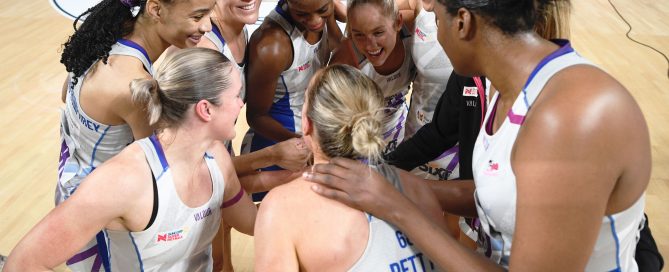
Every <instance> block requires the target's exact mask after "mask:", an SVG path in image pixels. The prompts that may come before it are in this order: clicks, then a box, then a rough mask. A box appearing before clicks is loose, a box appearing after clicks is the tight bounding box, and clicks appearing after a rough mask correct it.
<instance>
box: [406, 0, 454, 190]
mask: <svg viewBox="0 0 669 272" xmlns="http://www.w3.org/2000/svg"><path fill="white" fill-rule="evenodd" d="M412 41H413V47H412V50H411V54H412V57H413V60H414V63H415V64H416V70H417V71H418V73H417V74H416V79H415V80H414V81H413V85H412V87H411V104H410V106H409V114H408V116H407V121H406V133H405V137H407V138H408V137H411V136H413V135H414V134H415V133H416V131H418V130H419V129H420V128H421V127H422V126H424V125H425V124H427V123H429V122H430V121H432V116H433V115H434V110H435V108H436V107H437V103H438V102H439V98H440V97H441V94H442V93H444V91H445V90H446V84H447V83H448V75H450V74H451V72H453V65H451V61H450V60H449V59H448V56H446V52H444V50H443V48H442V47H441V45H439V41H437V25H436V23H435V15H434V13H433V12H427V11H425V10H422V9H421V11H420V13H418V16H416V26H415V29H414V32H413V39H412ZM459 151H460V149H459V146H457V145H456V146H454V147H452V148H450V149H448V150H446V151H445V152H444V153H442V154H441V155H439V157H438V158H436V159H435V160H433V161H431V162H428V163H426V164H423V165H421V166H418V167H416V168H414V169H413V170H411V173H412V174H414V175H417V176H420V177H422V178H426V179H432V180H446V179H457V178H459V177H460V167H459V156H458V153H459Z"/></svg>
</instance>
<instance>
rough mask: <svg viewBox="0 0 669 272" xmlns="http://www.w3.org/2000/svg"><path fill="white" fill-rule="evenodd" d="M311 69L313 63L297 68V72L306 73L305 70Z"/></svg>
mask: <svg viewBox="0 0 669 272" xmlns="http://www.w3.org/2000/svg"><path fill="white" fill-rule="evenodd" d="M309 67H311V63H308V62H307V63H305V64H302V65H301V66H300V67H297V71H298V72H302V71H304V70H307V69H309Z"/></svg>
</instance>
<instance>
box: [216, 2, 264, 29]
mask: <svg viewBox="0 0 669 272" xmlns="http://www.w3.org/2000/svg"><path fill="white" fill-rule="evenodd" d="M260 2H262V1H261V0H217V1H216V13H217V14H218V16H219V17H220V18H221V19H223V20H226V21H234V22H240V23H243V24H247V25H250V24H254V23H255V22H256V21H257V20H258V12H259V11H260Z"/></svg>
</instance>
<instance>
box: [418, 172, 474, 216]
mask: <svg viewBox="0 0 669 272" xmlns="http://www.w3.org/2000/svg"><path fill="white" fill-rule="evenodd" d="M427 182H428V184H429V186H430V189H432V191H433V192H434V194H435V195H436V196H437V199H438V200H439V204H440V205H441V209H442V210H443V211H445V212H448V213H450V214H456V215H459V216H464V217H477V216H478V215H477V213H476V205H475V203H474V190H475V185H474V181H473V180H448V181H443V180H442V181H439V180H427Z"/></svg>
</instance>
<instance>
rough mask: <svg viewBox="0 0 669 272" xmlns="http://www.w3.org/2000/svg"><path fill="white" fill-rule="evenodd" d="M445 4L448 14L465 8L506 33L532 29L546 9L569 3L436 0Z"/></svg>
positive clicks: (520, 0) (562, 0)
mask: <svg viewBox="0 0 669 272" xmlns="http://www.w3.org/2000/svg"><path fill="white" fill-rule="evenodd" d="M437 1H439V3H441V4H443V5H444V6H446V10H447V11H448V12H449V13H450V14H455V13H456V12H457V10H458V9H459V8H466V9H468V10H470V11H471V12H472V13H475V14H478V15H480V16H482V17H484V18H486V19H487V20H488V21H489V22H490V23H491V24H492V25H494V26H496V27H497V28H499V29H500V30H502V32H503V33H504V34H506V35H513V34H516V33H520V32H527V31H532V30H534V25H535V23H536V22H537V20H538V19H539V18H541V16H543V15H544V14H545V13H546V10H548V9H550V8H551V7H552V6H554V5H556V4H558V3H559V2H562V3H561V4H565V5H567V6H568V5H569V0H437Z"/></svg>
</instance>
